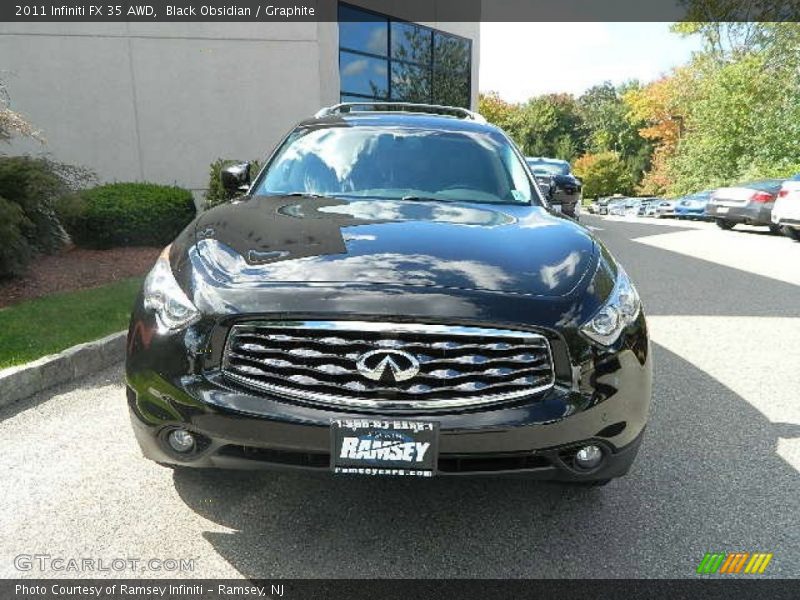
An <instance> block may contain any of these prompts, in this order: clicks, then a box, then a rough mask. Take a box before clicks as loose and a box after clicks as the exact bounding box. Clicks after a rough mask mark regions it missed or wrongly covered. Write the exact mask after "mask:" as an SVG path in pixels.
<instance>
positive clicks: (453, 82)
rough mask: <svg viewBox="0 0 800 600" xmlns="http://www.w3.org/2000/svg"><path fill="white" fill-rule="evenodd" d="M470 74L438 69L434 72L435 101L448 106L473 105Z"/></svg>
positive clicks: (465, 106)
mask: <svg viewBox="0 0 800 600" xmlns="http://www.w3.org/2000/svg"><path fill="white" fill-rule="evenodd" d="M470 92H471V90H470V85H469V75H468V74H462V73H457V72H450V71H439V70H436V71H434V73H433V103H434V104H444V105H447V106H462V107H464V108H469V107H470V105H471V102H470V96H471V93H470Z"/></svg>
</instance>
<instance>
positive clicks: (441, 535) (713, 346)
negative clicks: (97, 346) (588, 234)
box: [0, 217, 800, 578]
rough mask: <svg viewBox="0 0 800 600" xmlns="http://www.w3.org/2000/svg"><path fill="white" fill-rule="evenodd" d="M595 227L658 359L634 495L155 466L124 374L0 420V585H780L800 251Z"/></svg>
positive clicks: (705, 231) (703, 228)
mask: <svg viewBox="0 0 800 600" xmlns="http://www.w3.org/2000/svg"><path fill="white" fill-rule="evenodd" d="M584 221H585V223H586V224H587V225H588V226H590V227H591V228H593V229H594V231H595V233H596V234H597V235H598V236H599V237H600V238H601V239H603V240H604V241H605V242H606V243H607V244H608V246H609V247H610V249H611V250H612V252H613V253H614V254H615V255H616V256H617V257H618V258H619V259H620V260H621V262H622V263H623V264H624V265H625V267H626V269H627V270H628V272H629V274H630V275H631V276H632V278H633V280H634V281H635V282H636V284H637V286H638V288H639V291H640V294H641V296H642V298H643V300H644V304H645V308H646V312H647V314H648V317H649V321H650V327H651V334H652V340H653V344H654V352H655V365H656V366H655V368H656V374H655V386H654V398H653V408H652V416H651V424H650V426H649V429H648V433H647V437H646V438H645V442H644V445H643V447H642V451H641V453H640V455H639V458H638V460H637V462H636V463H635V465H634V467H633V469H632V471H631V473H630V474H629V476H628V477H626V478H624V479H621V480H618V481H615V482H612V483H611V484H609V485H608V486H606V487H604V488H597V489H584V488H578V487H565V486H561V485H557V484H546V483H536V482H531V481H524V480H451V479H448V480H444V479H439V480H437V479H433V480H430V481H405V480H391V479H387V480H358V479H356V480H354V479H333V480H332V479H329V478H327V477H321V476H306V475H299V474H274V473H237V472H232V473H229V472H200V471H197V472H195V471H191V472H173V471H172V470H170V469H166V468H163V467H160V466H158V465H156V464H153V463H150V462H148V461H146V460H144V459H143V458H141V457H140V455H139V450H138V447H137V446H136V442H135V441H134V438H133V435H132V433H131V430H130V427H129V424H128V415H127V409H126V406H125V398H124V390H123V385H122V368H121V367H116V368H113V369H110V370H107V371H104V372H101V373H98V374H96V375H95V376H92V377H90V378H88V379H86V380H83V381H80V382H78V383H76V384H73V385H70V386H67V387H62V388H56V389H55V390H52V391H50V392H48V393H46V394H43V395H40V396H38V397H35V398H33V399H31V400H29V401H27V402H24V403H22V404H17V405H15V406H12V407H10V408H9V409H6V410H5V411H3V412H0V440H2V442H0V443H1V444H2V452H0V474H1V477H2V485H0V505H1V506H2V507H3V510H2V511H0V576H2V577H19V576H35V577H42V576H44V577H61V576H92V575H95V576H97V575H98V574H97V573H94V574H92V573H80V572H77V573H76V572H58V571H53V570H46V571H45V572H39V571H29V572H19V571H18V570H16V569H15V567H14V557H15V556H17V555H19V554H48V555H51V556H53V557H64V558H84V557H89V558H95V559H101V558H102V559H104V560H106V561H111V560H112V559H114V558H119V557H122V558H126V557H136V558H140V559H143V560H147V559H150V558H159V559H165V558H183V559H186V558H189V559H194V560H195V567H194V571H192V572H184V573H180V576H190V577H191V576H194V577H238V576H246V577H274V576H280V577H367V578H372V577H499V578H505V577H626V578H627V577H693V576H696V575H695V568H696V566H697V564H698V562H699V561H700V559H701V558H702V557H703V554H704V553H705V552H709V551H717V552H727V551H731V552H733V551H750V552H754V551H760V552H773V553H774V558H773V560H772V562H771V564H770V565H769V568H768V569H767V572H766V574H765V576H772V577H798V576H800V526H799V525H798V522H799V520H798V515H800V477H799V476H798V475H800V473H799V472H798V471H800V402H798V397H797V390H798V389H800V368H798V365H800V343H798V341H800V244H799V243H796V242H792V241H791V240H789V239H788V238H782V237H777V236H772V235H767V234H766V233H765V232H766V230H759V229H755V228H749V229H745V228H741V229H742V230H741V231H739V229H740V228H737V229H736V230H734V231H727V232H725V231H720V230H718V229H717V228H716V227H715V226H713V225H711V224H707V223H683V222H676V221H656V220H653V219H648V220H644V219H601V218H598V217H585V218H584ZM101 575H103V574H101ZM108 575H109V576H130V575H146V576H175V575H176V573H174V572H164V571H160V572H152V571H150V572H136V573H130V572H127V571H123V572H119V573H115V572H111V573H109V574H108Z"/></svg>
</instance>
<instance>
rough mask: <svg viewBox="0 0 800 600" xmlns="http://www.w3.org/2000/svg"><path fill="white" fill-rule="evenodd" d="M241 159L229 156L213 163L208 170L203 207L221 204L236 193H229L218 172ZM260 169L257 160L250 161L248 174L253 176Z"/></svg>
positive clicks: (239, 161)
mask: <svg viewBox="0 0 800 600" xmlns="http://www.w3.org/2000/svg"><path fill="white" fill-rule="evenodd" d="M241 162H243V161H241V160H233V159H230V158H218V159H217V160H215V161H214V162H213V163H211V167H210V168H209V171H208V177H209V178H208V189H207V190H206V201H205V205H204V208H211V207H212V206H216V205H217V204H222V203H223V202H227V201H228V200H230V199H231V198H233V197H234V196H235V195H236V194H229V193H228V192H227V191H226V190H225V188H224V187H222V181H221V180H220V173H221V172H222V169H224V168H225V167H229V166H231V165H235V164H237V163H241ZM260 169H261V165H260V163H259V162H258V161H257V160H251V161H250V176H251V177H253V178H255V176H256V175H257V174H258V172H259V170H260Z"/></svg>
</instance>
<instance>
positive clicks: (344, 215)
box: [193, 196, 596, 297]
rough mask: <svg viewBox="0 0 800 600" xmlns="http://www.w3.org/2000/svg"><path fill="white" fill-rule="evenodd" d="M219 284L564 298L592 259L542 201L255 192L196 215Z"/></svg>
mask: <svg viewBox="0 0 800 600" xmlns="http://www.w3.org/2000/svg"><path fill="white" fill-rule="evenodd" d="M195 240H196V244H195V245H194V248H193V252H194V254H195V256H194V258H193V262H196V263H199V264H196V268H198V267H199V268H202V269H204V270H205V271H206V273H207V274H208V276H209V277H210V278H211V279H212V280H213V282H214V285H217V286H253V287H261V286H264V285H269V284H272V283H282V284H283V283H290V282H298V283H299V282H306V283H360V284H392V285H411V286H423V287H440V288H461V289H473V290H489V291H496V292H509V293H518V294H528V295H535V296H553V297H555V296H566V295H568V294H570V293H571V292H572V291H573V290H574V289H575V288H576V287H577V286H578V284H579V283H580V282H581V280H582V279H583V278H584V276H585V275H586V273H587V272H588V271H589V269H590V267H591V265H592V264H593V263H594V261H595V258H594V255H595V253H596V244H595V242H594V240H593V239H592V237H591V236H590V235H589V233H588V232H587V231H586V230H585V229H584V228H583V227H581V226H579V225H577V224H575V223H573V222H571V221H568V220H567V219H565V218H561V217H556V216H553V215H551V214H550V213H548V212H547V211H546V210H544V209H543V208H541V207H536V206H512V205H502V206H490V205H486V204H461V203H453V202H417V201H393V200H368V199H364V200H362V199H357V200H344V199H332V198H296V197H286V196H283V197H276V196H272V197H266V196H253V197H246V198H244V199H242V200H239V201H235V202H232V203H228V204H224V205H221V206H218V207H216V208H213V209H211V210H209V211H207V212H205V213H203V214H202V215H201V216H200V217H198V219H197V221H196V228H195Z"/></svg>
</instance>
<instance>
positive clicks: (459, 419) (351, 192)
mask: <svg viewBox="0 0 800 600" xmlns="http://www.w3.org/2000/svg"><path fill="white" fill-rule="evenodd" d="M223 183H224V184H225V185H226V186H227V187H228V188H229V189H231V190H233V189H238V188H240V187H241V186H246V188H247V191H246V193H245V195H243V196H241V197H240V198H237V199H235V200H233V201H231V202H229V203H226V204H223V205H220V206H217V207H216V208H213V209H211V210H208V211H206V212H204V213H202V214H201V215H199V216H198V217H197V218H196V219H195V221H194V222H193V223H191V224H190V225H189V226H188V227H187V228H186V229H185V230H184V231H183V232H182V233H181V234H180V235H179V236H178V238H177V239H176V240H175V241H174V242H173V243H172V244H171V245H170V246H168V247H167V248H165V249H164V252H163V253H162V255H161V257H160V258H159V259H158V261H157V262H156V264H155V266H154V267H153V270H152V271H151V272H150V274H149V275H148V277H147V278H146V281H145V283H144V286H143V289H142V291H141V293H140V295H139V298H138V300H137V301H136V304H135V307H134V309H133V314H132V317H131V324H130V331H129V334H128V356H127V366H126V370H127V386H128V387H127V394H128V403H129V407H130V412H131V417H132V423H133V426H134V430H135V433H136V436H137V438H138V440H139V443H140V445H141V447H142V450H143V452H144V454H145V456H147V457H148V458H151V459H153V460H156V461H158V462H160V463H167V464H171V465H175V466H184V467H235V468H243V467H244V468H296V469H307V470H323V471H325V470H328V471H331V472H333V473H342V474H359V475H394V476H420V477H430V476H433V475H479V474H480V475H486V474H502V473H522V474H527V475H530V476H532V477H538V478H545V479H558V480H565V481H573V482H584V483H594V484H596V483H603V482H605V481H608V480H609V479H610V478H613V477H617V476H620V475H623V474H624V473H625V472H626V471H627V470H628V468H629V467H630V465H631V463H632V461H633V459H634V456H635V455H636V453H637V451H638V448H639V444H640V442H641V439H642V434H643V431H644V428H645V423H646V421H647V415H648V408H649V404H650V387H651V377H652V362H651V361H652V359H651V355H650V346H649V341H648V336H647V329H646V324H645V318H644V314H643V312H642V308H641V305H640V302H639V297H638V295H637V293H636V290H635V288H634V287H633V285H632V284H631V282H630V280H629V279H628V276H627V275H626V274H625V271H624V270H623V269H622V267H620V266H619V264H618V263H617V262H616V261H615V260H614V259H613V258H612V256H611V255H610V254H609V253H608V251H607V250H606V249H605V248H604V247H603V246H602V244H601V243H600V242H598V241H597V240H596V239H594V238H593V237H592V235H591V234H590V233H589V232H588V231H587V230H586V229H584V228H583V227H581V226H580V225H578V224H577V223H575V222H574V221H572V220H570V219H567V218H564V217H562V216H559V215H556V214H553V213H551V212H549V211H548V210H547V209H546V207H545V206H544V205H543V200H542V198H540V197H539V195H538V192H537V188H536V186H535V184H534V182H533V180H532V178H531V173H530V171H529V170H528V169H527V168H526V167H525V164H524V157H523V156H522V155H521V154H520V152H519V150H518V149H517V148H516V146H515V145H514V144H513V143H512V142H511V141H510V140H509V138H508V137H507V136H506V135H505V134H504V133H503V132H502V131H501V130H500V129H498V128H497V127H494V126H492V125H488V124H486V122H485V121H484V120H483V119H482V118H481V117H480V116H479V115H476V114H474V113H471V112H469V111H466V110H463V109H442V108H441V107H432V106H430V107H429V106H424V105H415V106H409V105H392V104H382V105H380V106H372V105H367V106H364V105H357V104H343V105H337V106H335V107H332V108H329V109H325V110H323V111H321V112H320V113H318V114H317V116H315V117H314V118H312V119H308V120H306V121H304V122H302V123H300V124H299V125H298V126H297V127H295V128H294V130H293V131H292V132H291V133H290V134H289V135H288V136H287V137H286V138H285V139H284V140H283V142H281V144H280V145H279V146H278V148H277V149H276V150H275V152H274V153H273V154H272V156H271V157H270V158H269V159H268V160H267V161H266V164H265V166H264V168H263V169H262V171H261V172H260V173H259V174H258V176H257V177H256V178H255V181H253V182H252V183H250V178H249V172H248V167H247V165H239V166H235V167H231V168H229V169H227V170H225V171H224V172H223Z"/></svg>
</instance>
